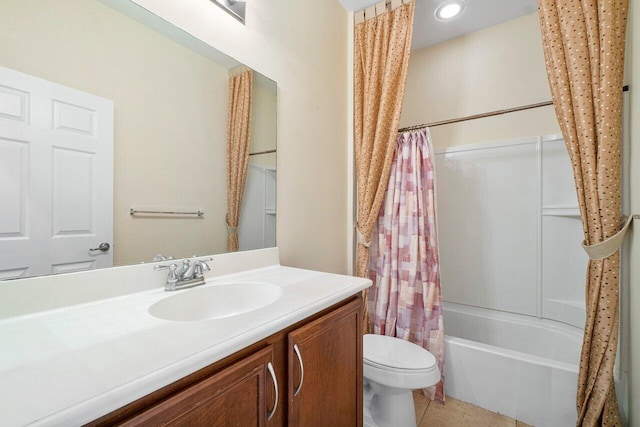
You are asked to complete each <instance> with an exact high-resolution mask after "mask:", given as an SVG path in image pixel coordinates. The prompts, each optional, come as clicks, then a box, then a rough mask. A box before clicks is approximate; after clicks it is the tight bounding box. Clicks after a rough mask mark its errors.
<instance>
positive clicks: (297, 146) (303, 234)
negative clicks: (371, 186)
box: [135, 0, 349, 273]
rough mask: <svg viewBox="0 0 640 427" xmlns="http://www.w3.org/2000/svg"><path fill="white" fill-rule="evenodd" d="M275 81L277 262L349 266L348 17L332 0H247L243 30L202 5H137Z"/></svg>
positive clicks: (154, 0) (198, 1) (159, 1)
mask: <svg viewBox="0 0 640 427" xmlns="http://www.w3.org/2000/svg"><path fill="white" fill-rule="evenodd" d="M135 2H136V3H138V4H139V5H141V6H143V7H145V8H147V9H149V10H150V11H152V12H154V13H156V14H157V15H159V16H161V17H163V18H165V19H167V20H168V21H170V22H172V23H173V24H175V25H177V26H178V27H181V28H183V29H185V30H186V31H187V32H189V33H191V34H193V35H195V36H196V37H198V38H200V39H201V40H203V41H205V42H207V43H209V44H211V45H213V46H215V47H217V48H218V49H219V50H221V51H223V52H224V53H227V54H229V55H231V56H233V57H234V58H236V59H237V60H239V61H240V62H242V63H244V64H246V65H248V66H249V67H251V68H253V69H255V70H257V71H259V72H261V73H262V74H264V75H266V76H267V77H269V78H271V79H273V80H275V81H276V82H277V83H278V202H277V204H278V206H277V211H278V217H277V244H278V247H279V248H280V254H281V261H282V263H283V264H286V265H291V266H298V267H305V268H312V269H319V270H326V271H331V272H338V273H344V272H346V269H347V250H346V245H345V242H346V228H347V227H346V214H345V213H346V211H347V207H346V206H347V192H346V181H347V174H346V170H347V161H346V153H347V142H346V141H347V93H348V88H347V68H348V65H347V62H346V59H347V46H348V44H349V41H348V39H347V28H348V15H347V13H346V12H345V11H344V9H342V7H341V6H340V4H339V3H338V2H337V1H320V2H318V1H311V0H301V1H289V2H281V1H276V0H265V1H255V2H254V1H252V2H249V3H248V4H247V19H246V25H242V24H240V23H238V22H237V21H236V20H235V19H233V18H231V17H230V16H229V15H228V14H226V13H225V12H224V11H222V10H221V9H219V8H218V7H217V6H215V5H214V4H213V3H212V2H210V1H209V0H191V1H189V2H176V1H174V0H135Z"/></svg>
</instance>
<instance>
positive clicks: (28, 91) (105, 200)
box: [0, 67, 113, 280]
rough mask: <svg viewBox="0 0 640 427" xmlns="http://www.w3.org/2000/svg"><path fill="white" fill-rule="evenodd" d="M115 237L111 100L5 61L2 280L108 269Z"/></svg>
mask: <svg viewBox="0 0 640 427" xmlns="http://www.w3.org/2000/svg"><path fill="white" fill-rule="evenodd" d="M112 243H113V102H112V101H110V100H108V99H104V98H100V97H97V96H95V95H91V94H88V93H84V92H80V91H78V90H75V89H72V88H69V87H66V86H62V85H59V84H56V83H52V82H50V81H47V80H43V79H40V78H36V77H33V76H30V75H27V74H23V73H20V72H17V71H14V70H10V69H8V68H4V67H0V280H1V279H11V278H18V277H27V276H36V275H42V274H51V273H63V272H71V271H82V270H90V269H95V268H104V267H110V266H111V265H112V264H113V253H112V248H111V246H112ZM107 245H108V246H109V248H108V249H107ZM98 248H101V249H102V250H100V249H98Z"/></svg>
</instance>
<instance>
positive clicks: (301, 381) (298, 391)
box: [293, 344, 304, 396]
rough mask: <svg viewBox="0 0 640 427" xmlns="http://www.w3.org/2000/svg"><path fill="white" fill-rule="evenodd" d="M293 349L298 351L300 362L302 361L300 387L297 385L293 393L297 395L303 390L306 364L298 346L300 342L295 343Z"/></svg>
mask: <svg viewBox="0 0 640 427" xmlns="http://www.w3.org/2000/svg"><path fill="white" fill-rule="evenodd" d="M293 351H294V352H295V353H296V356H297V357H298V363H300V384H298V387H296V389H295V391H294V392H293V395H294V396H297V395H298V394H299V393H300V390H302V383H303V382H304V364H303V363H302V356H301V355H300V349H299V348H298V344H295V345H294V346H293Z"/></svg>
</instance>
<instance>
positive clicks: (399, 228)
mask: <svg viewBox="0 0 640 427" xmlns="http://www.w3.org/2000/svg"><path fill="white" fill-rule="evenodd" d="M434 169H435V168H434V158H433V148H432V146H431V139H430V136H429V131H428V130H427V129H423V130H419V131H414V132H405V133H402V134H399V135H398V139H397V146H396V152H395V156H394V158H393V162H392V164H391V174H390V176H389V184H388V186H387V190H386V194H385V199H384V205H383V207H382V209H381V210H380V214H379V216H378V220H377V223H376V226H375V228H374V231H373V238H372V241H371V260H370V264H369V278H370V279H371V280H372V281H373V286H372V287H371V290H370V291H369V296H368V301H367V304H368V305H369V313H370V318H371V319H370V320H371V322H372V325H373V333H375V334H381V335H389V336H395V337H398V338H401V339H404V340H408V341H411V342H413V343H415V344H418V345H419V346H421V347H424V348H425V349H427V350H429V351H430V352H431V353H432V354H433V355H434V356H435V357H436V360H437V361H438V367H439V368H440V372H441V374H442V379H441V380H440V382H439V383H438V384H436V385H435V386H433V387H429V388H427V389H425V392H426V395H427V397H429V398H430V399H431V400H436V401H439V402H444V330H443V327H442V296H441V292H440V261H439V255H438V233H437V229H436V210H435V170H434Z"/></svg>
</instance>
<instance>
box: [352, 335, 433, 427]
mask: <svg viewBox="0 0 640 427" xmlns="http://www.w3.org/2000/svg"><path fill="white" fill-rule="evenodd" d="M362 354H363V358H364V425H365V426H366V427H415V425H416V415H415V409H414V405H413V392H412V390H414V389H418V388H424V387H429V386H432V385H434V384H436V383H437V382H438V381H440V370H439V369H438V364H437V362H436V358H435V357H434V356H433V354H431V353H429V352H428V351H427V350H425V349H424V348H422V347H420V346H418V345H416V344H414V343H411V342H408V341H404V340H402V339H399V338H394V337H388V336H385V335H373V334H367V335H365V336H364V342H363V350H362Z"/></svg>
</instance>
